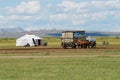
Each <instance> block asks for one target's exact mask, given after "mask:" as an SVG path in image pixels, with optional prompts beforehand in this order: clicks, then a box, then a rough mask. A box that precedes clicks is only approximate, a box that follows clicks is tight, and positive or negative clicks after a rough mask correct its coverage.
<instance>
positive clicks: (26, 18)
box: [0, 0, 120, 32]
mask: <svg viewBox="0 0 120 80" xmlns="http://www.w3.org/2000/svg"><path fill="white" fill-rule="evenodd" d="M12 27H21V28H23V29H26V30H35V29H54V28H56V29H63V30H64V29H71V30H72V29H73V30H92V31H114V32H120V0H0V28H12Z"/></svg>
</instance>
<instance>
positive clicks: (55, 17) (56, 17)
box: [50, 14, 68, 21]
mask: <svg viewBox="0 0 120 80" xmlns="http://www.w3.org/2000/svg"><path fill="white" fill-rule="evenodd" d="M50 19H51V20H54V21H62V20H65V19H68V15H67V14H54V15H50Z"/></svg>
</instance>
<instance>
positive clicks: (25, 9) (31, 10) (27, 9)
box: [6, 1, 40, 14]
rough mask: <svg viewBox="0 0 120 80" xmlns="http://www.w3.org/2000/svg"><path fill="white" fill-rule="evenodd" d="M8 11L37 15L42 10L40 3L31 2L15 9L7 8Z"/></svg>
mask: <svg viewBox="0 0 120 80" xmlns="http://www.w3.org/2000/svg"><path fill="white" fill-rule="evenodd" d="M6 10H7V11H8V12H9V13H28V14H35V13H37V12H39V10H40V4H39V1H29V2H24V1H23V2H21V3H20V4H19V5H18V6H16V7H15V8H12V7H7V8H6Z"/></svg>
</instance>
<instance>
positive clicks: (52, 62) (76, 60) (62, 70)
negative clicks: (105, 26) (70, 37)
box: [0, 37, 120, 80]
mask: <svg viewBox="0 0 120 80" xmlns="http://www.w3.org/2000/svg"><path fill="white" fill-rule="evenodd" d="M96 38H97V42H98V45H100V42H101V41H104V40H107V41H110V43H111V45H112V46H113V45H114V46H119V44H120V38H116V37H96ZM45 40H46V41H47V42H48V47H51V46H53V47H60V41H61V40H60V39H59V38H45ZM11 47H13V48H15V39H0V48H11ZM68 55H71V56H73V55H78V56H82V55H84V56H88V57H70V58H67V57H64V58H60V57H50V56H68ZM94 55H99V56H95V57H89V56H94ZM109 55H116V56H117V55H118V57H112V56H111V57H110V56H109ZM119 55H120V50H119V49H110V50H109V49H106V50H104V49H82V50H80V49H65V50H64V51H56V50H48V51H43V52H39V51H38V52H30V53H24V52H23V53H22V54H20V53H12V52H11V53H9V54H7V52H4V51H2V52H0V57H1V58H0V80H119V79H120V76H119V75H120V57H119ZM2 56H7V57H9V56H49V58H2Z"/></svg>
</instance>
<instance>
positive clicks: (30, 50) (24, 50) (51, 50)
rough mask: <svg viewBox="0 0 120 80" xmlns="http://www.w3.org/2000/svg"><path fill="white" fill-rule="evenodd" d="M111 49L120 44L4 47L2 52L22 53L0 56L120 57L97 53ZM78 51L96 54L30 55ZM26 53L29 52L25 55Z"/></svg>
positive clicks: (118, 47) (119, 47)
mask: <svg viewBox="0 0 120 80" xmlns="http://www.w3.org/2000/svg"><path fill="white" fill-rule="evenodd" d="M110 50H114V51H115V50H120V46H107V47H106V46H102V47H101V46H98V47H97V48H93V49H88V48H87V49H78V48H77V49H71V48H68V49H62V48H60V47H58V48H55V47H21V48H4V49H0V54H20V55H16V56H14V55H11V56H6V55H5V56H4V55H2V56H0V58H70V57H99V56H108V57H120V55H119V54H118V55H114V54H96V53H98V52H99V53H100V52H101V51H110ZM74 51H77V52H79V53H84V52H87V51H94V53H95V54H92V55H90V54H89V55H85V54H72V55H71V54H70V55H69V54H67V55H66V54H62V55H34V56H32V55H29V54H31V53H39V52H40V53H60V54H61V53H69V52H74ZM24 54H28V55H27V56H24Z"/></svg>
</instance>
